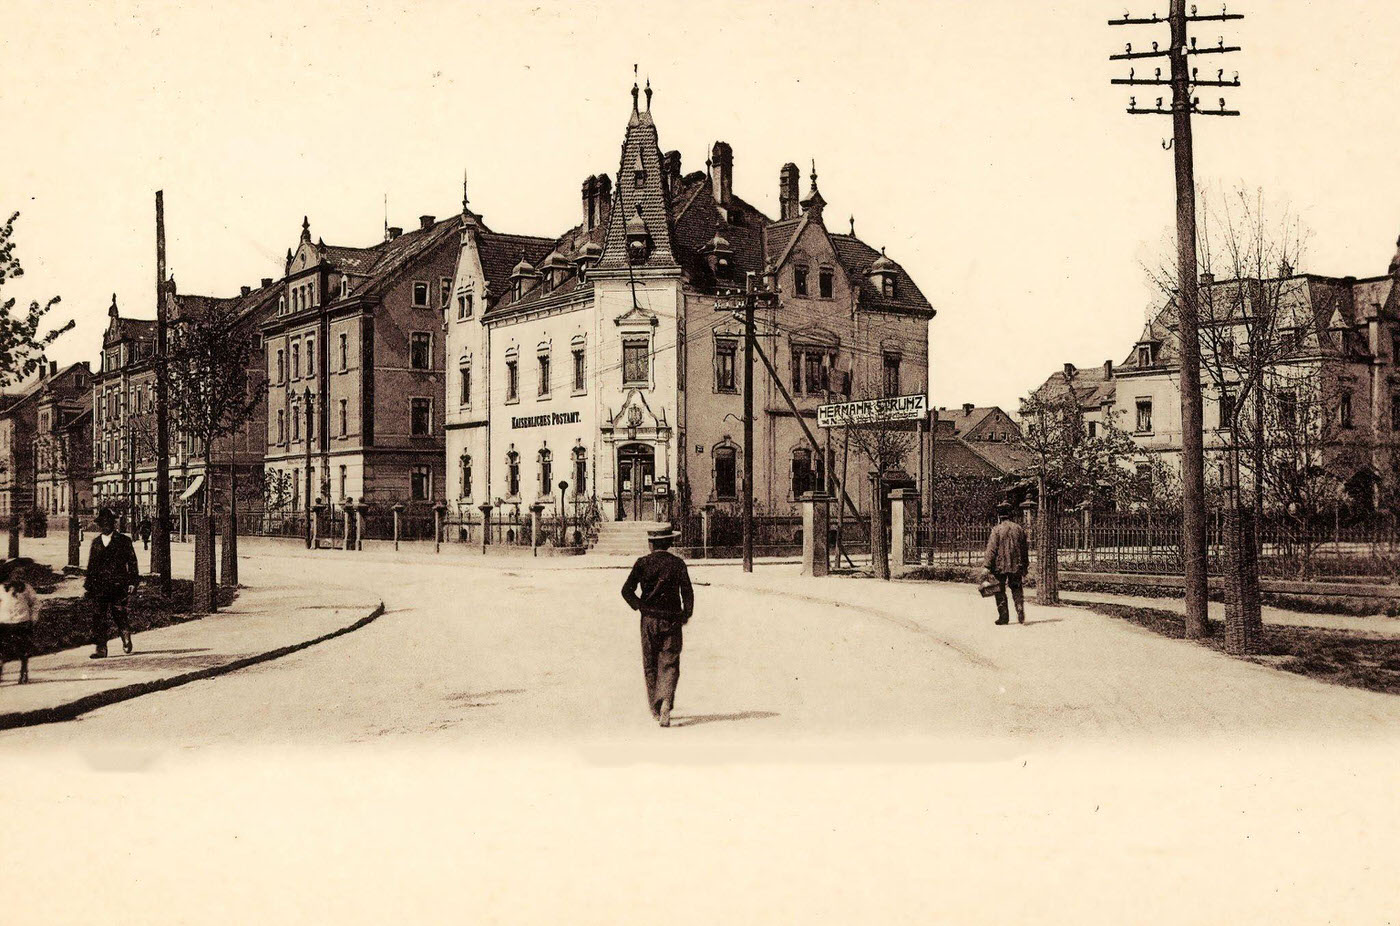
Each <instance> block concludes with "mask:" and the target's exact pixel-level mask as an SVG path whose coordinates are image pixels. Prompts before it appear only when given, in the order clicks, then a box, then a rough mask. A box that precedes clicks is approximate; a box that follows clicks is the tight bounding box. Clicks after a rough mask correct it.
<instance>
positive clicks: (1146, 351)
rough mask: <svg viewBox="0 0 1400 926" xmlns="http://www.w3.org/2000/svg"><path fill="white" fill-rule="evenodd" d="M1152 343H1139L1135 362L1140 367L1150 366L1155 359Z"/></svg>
mask: <svg viewBox="0 0 1400 926" xmlns="http://www.w3.org/2000/svg"><path fill="white" fill-rule="evenodd" d="M1152 347H1153V346H1152V344H1150V343H1148V344H1139V345H1138V349H1137V362H1138V366H1140V367H1150V366H1152V364H1153V362H1154V361H1155V360H1156V356H1155V354H1156V351H1154V350H1153V349H1152Z"/></svg>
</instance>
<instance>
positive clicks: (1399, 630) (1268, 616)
mask: <svg viewBox="0 0 1400 926" xmlns="http://www.w3.org/2000/svg"><path fill="white" fill-rule="evenodd" d="M1026 595H1027V597H1030V596H1033V595H1034V592H1027V593H1026ZM1060 598H1061V599H1062V600H1063V601H1064V602H1065V604H1095V603H1102V604H1118V605H1126V606H1128V607H1131V608H1155V609H1157V610H1159V611H1172V612H1175V613H1177V614H1185V613H1186V601H1185V599H1183V598H1154V597H1152V596H1150V595H1116V594H1114V593H1112V592H1080V591H1074V592H1064V591H1062V592H1060ZM1261 610H1262V614H1263V619H1264V623H1265V624H1266V625H1271V626H1281V627H1316V628H1318V629H1319V630H1335V631H1339V632H1344V633H1356V634H1363V635H1367V636H1373V637H1387V638H1400V618H1394V617H1390V616H1389V615H1386V614H1367V615H1354V614H1314V613H1312V612H1308V611H1289V610H1286V609H1284V608H1275V607H1273V606H1271V605H1264V606H1263V608H1262V609H1261ZM1210 616H1211V618H1213V619H1215V620H1220V621H1223V620H1224V619H1225V602H1223V601H1212V602H1211V603H1210Z"/></svg>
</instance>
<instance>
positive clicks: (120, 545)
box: [83, 508, 141, 659]
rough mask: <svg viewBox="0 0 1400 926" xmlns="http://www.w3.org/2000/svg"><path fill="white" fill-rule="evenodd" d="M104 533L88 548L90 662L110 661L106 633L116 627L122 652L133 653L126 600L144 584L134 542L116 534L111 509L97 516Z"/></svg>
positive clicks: (86, 586)
mask: <svg viewBox="0 0 1400 926" xmlns="http://www.w3.org/2000/svg"><path fill="white" fill-rule="evenodd" d="M97 527H98V529H99V530H101V531H102V533H101V534H99V535H98V536H97V537H95V538H93V541H92V546H91V547H89V548H88V565H87V578H86V579H84V580H83V591H84V592H85V593H86V594H87V597H88V599H89V600H90V601H91V602H92V645H93V646H94V647H96V651H95V652H94V653H93V654H92V656H91V657H90V658H92V659H105V658H106V657H107V639H108V634H107V631H108V630H109V629H110V627H111V626H112V625H113V624H116V626H117V633H118V634H119V635H120V636H121V638H122V652H124V653H130V652H131V628H130V627H129V626H128V625H127V613H126V600H127V596H128V595H129V594H130V593H131V590H132V589H133V588H135V587H136V585H137V584H139V583H140V581H141V573H140V570H139V569H138V568H137V565H136V549H135V548H134V547H133V546H132V545H131V538H130V537H128V536H126V535H125V534H121V533H118V532H117V519H116V516H115V515H113V514H112V512H111V511H110V510H109V509H106V508H103V509H102V510H101V511H99V512H98V513H97Z"/></svg>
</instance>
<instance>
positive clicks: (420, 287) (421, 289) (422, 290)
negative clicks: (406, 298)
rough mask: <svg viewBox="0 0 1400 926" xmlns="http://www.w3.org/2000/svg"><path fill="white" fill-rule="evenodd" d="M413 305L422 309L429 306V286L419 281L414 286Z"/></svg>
mask: <svg viewBox="0 0 1400 926" xmlns="http://www.w3.org/2000/svg"><path fill="white" fill-rule="evenodd" d="M413 304H414V305H415V306H419V307H422V308H426V307H427V305H428V284H427V282H426V281H423V280H419V281H417V282H415V283H414V284H413Z"/></svg>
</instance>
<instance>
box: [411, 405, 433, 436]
mask: <svg viewBox="0 0 1400 926" xmlns="http://www.w3.org/2000/svg"><path fill="white" fill-rule="evenodd" d="M432 432H433V400H432V399H414V400H413V401H412V405H411V406H410V413H409V434H411V435H412V436H413V437H428V436H429V435H431V434H432Z"/></svg>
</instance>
